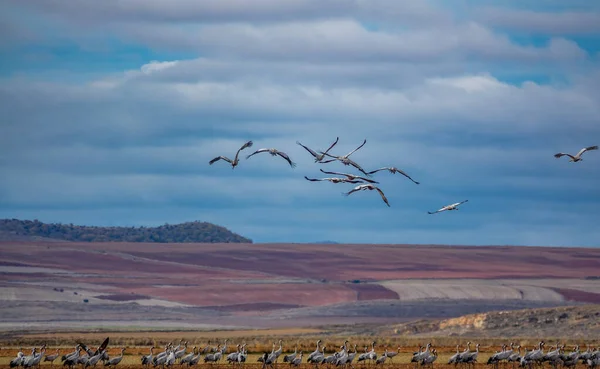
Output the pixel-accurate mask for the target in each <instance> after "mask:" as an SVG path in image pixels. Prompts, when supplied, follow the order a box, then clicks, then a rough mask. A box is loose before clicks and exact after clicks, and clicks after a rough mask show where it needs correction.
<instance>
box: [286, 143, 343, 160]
mask: <svg viewBox="0 0 600 369" xmlns="http://www.w3.org/2000/svg"><path fill="white" fill-rule="evenodd" d="M339 139H340V138H339V137H336V139H335V142H334V143H333V144H331V146H329V148H328V149H327V150H325V153H328V152H329V150H331V149H332V148H333V147H334V146H335V145H336V144H337V143H338V141H339ZM296 143H297V144H298V145H300V146H302V147H304V149H306V151H308V152H309V153H310V154H311V155H312V156H314V158H315V163H319V162H321V161H322V160H323V159H324V158H325V153H321V154H317V153H316V152H315V151H313V150H311V149H310V148H309V147H306V146H304V145H302V144H301V143H300V141H296Z"/></svg>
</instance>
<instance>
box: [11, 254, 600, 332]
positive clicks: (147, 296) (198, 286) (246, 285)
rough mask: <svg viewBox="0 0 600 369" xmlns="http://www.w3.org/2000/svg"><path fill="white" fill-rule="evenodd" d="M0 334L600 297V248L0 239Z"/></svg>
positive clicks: (422, 312)
mask: <svg viewBox="0 0 600 369" xmlns="http://www.w3.org/2000/svg"><path fill="white" fill-rule="evenodd" d="M0 250H1V254H0V273H1V274H2V275H3V278H2V279H1V280H0V293H1V295H0V296H1V299H0V312H1V313H2V317H3V320H2V322H0V331H3V332H7V333H8V332H12V331H14V330H17V329H19V327H22V326H23V325H25V326H26V327H28V329H30V330H36V329H37V330H39V331H57V330H65V329H78V328H88V329H97V328H99V327H115V328H121V329H127V330H136V329H169V330H173V329H181V328H182V327H186V328H194V329H202V330H206V329H218V328H227V329H249V328H295V327H319V326H323V325H331V324H349V323H356V324H397V323H402V322H408V321H414V320H416V319H422V318H449V317H457V316H461V315H464V314H469V313H482V312H486V311H492V310H515V309H523V308H539V307H556V306H564V305H578V304H587V303H598V302H600V279H598V278H597V277H598V275H600V249H593V248H569V249H564V248H550V247H511V246H503V247H472V246H468V247H466V246H435V245H355V244H157V243H151V244H147V243H71V242H0Z"/></svg>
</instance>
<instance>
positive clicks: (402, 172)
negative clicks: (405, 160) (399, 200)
mask: <svg viewBox="0 0 600 369" xmlns="http://www.w3.org/2000/svg"><path fill="white" fill-rule="evenodd" d="M390 169H391V168H390ZM393 169H394V171H395V172H398V173H400V174H402V175H403V176H405V177H406V178H408V179H410V180H411V181H413V182H414V183H415V184H419V182H417V181H415V180H414V179H412V178H411V176H409V175H408V174H406V172H405V171H403V170H401V169H398V168H396V167H394V168H393ZM390 171H391V170H390ZM392 173H393V172H392Z"/></svg>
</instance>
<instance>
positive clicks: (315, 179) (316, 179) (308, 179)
mask: <svg viewBox="0 0 600 369" xmlns="http://www.w3.org/2000/svg"><path fill="white" fill-rule="evenodd" d="M304 178H305V179H306V180H307V181H311V182H317V181H323V180H322V179H319V178H308V177H307V176H304Z"/></svg>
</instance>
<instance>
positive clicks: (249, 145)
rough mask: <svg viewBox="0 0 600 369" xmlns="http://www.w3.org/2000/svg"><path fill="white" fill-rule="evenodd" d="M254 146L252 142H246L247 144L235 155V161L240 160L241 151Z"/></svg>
mask: <svg viewBox="0 0 600 369" xmlns="http://www.w3.org/2000/svg"><path fill="white" fill-rule="evenodd" d="M253 144H254V143H253V142H252V141H248V142H246V143H245V144H243V145H242V147H240V148H239V149H238V151H237V152H236V153H235V161H237V160H238V157H239V155H240V151H242V150H244V149H245V148H248V147H252V145H253Z"/></svg>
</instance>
